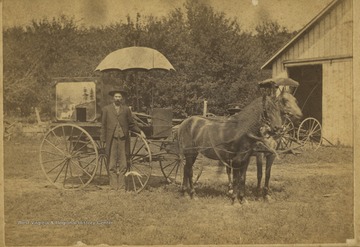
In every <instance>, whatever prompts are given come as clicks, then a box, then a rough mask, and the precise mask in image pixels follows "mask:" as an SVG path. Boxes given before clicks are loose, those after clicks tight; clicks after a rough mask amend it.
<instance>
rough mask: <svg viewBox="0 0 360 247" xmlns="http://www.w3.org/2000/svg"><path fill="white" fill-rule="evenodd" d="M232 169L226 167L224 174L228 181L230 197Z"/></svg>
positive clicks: (231, 192)
mask: <svg viewBox="0 0 360 247" xmlns="http://www.w3.org/2000/svg"><path fill="white" fill-rule="evenodd" d="M232 170H233V169H232V168H231V167H229V166H226V174H227V176H228V181H229V185H228V188H229V192H228V193H229V194H230V195H232V194H233V192H234V191H233V189H234V188H233V180H232V177H231V176H232Z"/></svg>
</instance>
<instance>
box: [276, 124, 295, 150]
mask: <svg viewBox="0 0 360 247" xmlns="http://www.w3.org/2000/svg"><path fill="white" fill-rule="evenodd" d="M294 140H295V126H294V123H293V122H292V121H291V119H290V118H288V117H285V120H284V124H283V132H282V134H281V135H280V136H279V138H278V139H277V147H276V149H277V150H288V149H289V148H290V147H291V145H292V142H293V141H294ZM285 155H286V153H284V154H281V155H280V156H282V157H283V156H285Z"/></svg>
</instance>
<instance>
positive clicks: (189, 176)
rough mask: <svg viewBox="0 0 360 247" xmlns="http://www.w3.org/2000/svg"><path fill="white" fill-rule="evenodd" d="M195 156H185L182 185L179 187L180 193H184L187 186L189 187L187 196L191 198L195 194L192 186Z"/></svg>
mask: <svg viewBox="0 0 360 247" xmlns="http://www.w3.org/2000/svg"><path fill="white" fill-rule="evenodd" d="M196 156H197V154H191V155H186V156H185V166H184V176H183V184H182V186H181V187H182V188H181V191H182V193H185V191H186V190H187V189H188V186H189V187H190V188H189V189H190V191H189V194H190V196H191V197H193V194H194V192H195V190H194V184H193V164H194V163H195V160H196Z"/></svg>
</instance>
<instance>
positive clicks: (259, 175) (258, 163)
mask: <svg viewBox="0 0 360 247" xmlns="http://www.w3.org/2000/svg"><path fill="white" fill-rule="evenodd" d="M263 157H264V154H263V153H257V154H256V168H257V188H256V194H257V196H258V197H259V196H260V194H261V180H262V164H263V163H262V161H263Z"/></svg>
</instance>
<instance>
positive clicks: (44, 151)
mask: <svg viewBox="0 0 360 247" xmlns="http://www.w3.org/2000/svg"><path fill="white" fill-rule="evenodd" d="M41 152H42V153H48V154H52V155H56V156H60V157H64V155H61V154H58V153H52V152H49V151H46V150H41Z"/></svg>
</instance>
